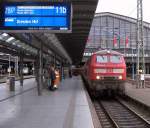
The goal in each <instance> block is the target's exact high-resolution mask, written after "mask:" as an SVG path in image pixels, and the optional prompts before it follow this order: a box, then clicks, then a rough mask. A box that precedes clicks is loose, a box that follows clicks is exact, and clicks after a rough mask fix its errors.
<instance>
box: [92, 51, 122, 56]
mask: <svg viewBox="0 0 150 128" xmlns="http://www.w3.org/2000/svg"><path fill="white" fill-rule="evenodd" d="M94 54H114V55H121V56H123V54H121V53H119V52H116V51H113V50H100V51H97V52H95V53H94Z"/></svg>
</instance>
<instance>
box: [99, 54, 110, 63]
mask: <svg viewBox="0 0 150 128" xmlns="http://www.w3.org/2000/svg"><path fill="white" fill-rule="evenodd" d="M96 62H98V63H107V62H108V56H106V55H101V56H97V57H96Z"/></svg>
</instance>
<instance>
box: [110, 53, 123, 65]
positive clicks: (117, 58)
mask: <svg viewBox="0 0 150 128" xmlns="http://www.w3.org/2000/svg"><path fill="white" fill-rule="evenodd" d="M110 62H111V63H121V62H122V60H121V56H117V55H113V56H110Z"/></svg>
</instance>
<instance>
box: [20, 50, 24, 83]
mask: <svg viewBox="0 0 150 128" xmlns="http://www.w3.org/2000/svg"><path fill="white" fill-rule="evenodd" d="M20 86H23V53H21V54H20Z"/></svg>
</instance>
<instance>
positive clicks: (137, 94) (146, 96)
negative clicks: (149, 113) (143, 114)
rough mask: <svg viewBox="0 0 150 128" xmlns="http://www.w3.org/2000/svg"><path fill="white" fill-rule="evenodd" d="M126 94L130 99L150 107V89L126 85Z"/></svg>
mask: <svg viewBox="0 0 150 128" xmlns="http://www.w3.org/2000/svg"><path fill="white" fill-rule="evenodd" d="M125 93H126V95H128V96H129V97H131V98H133V99H136V100H137V101H140V102H141V103H143V104H145V105H147V106H149V107H150V88H136V86H135V85H132V84H131V83H126V86H125Z"/></svg>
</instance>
